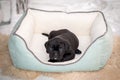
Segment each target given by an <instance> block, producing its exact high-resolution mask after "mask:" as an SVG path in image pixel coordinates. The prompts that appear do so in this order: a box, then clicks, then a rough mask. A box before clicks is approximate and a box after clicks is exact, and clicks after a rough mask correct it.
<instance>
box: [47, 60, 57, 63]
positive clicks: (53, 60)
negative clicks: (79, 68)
mask: <svg viewBox="0 0 120 80" xmlns="http://www.w3.org/2000/svg"><path fill="white" fill-rule="evenodd" d="M48 62H53V63H54V62H56V61H55V60H51V59H49V60H48Z"/></svg>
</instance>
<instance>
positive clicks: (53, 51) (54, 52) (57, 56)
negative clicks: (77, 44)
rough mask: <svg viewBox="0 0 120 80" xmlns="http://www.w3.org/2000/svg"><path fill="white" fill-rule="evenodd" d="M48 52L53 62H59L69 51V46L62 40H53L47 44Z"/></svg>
mask: <svg viewBox="0 0 120 80" xmlns="http://www.w3.org/2000/svg"><path fill="white" fill-rule="evenodd" d="M45 47H46V52H47V53H49V57H50V60H49V61H51V62H59V61H61V60H62V59H63V55H64V54H65V52H66V51H67V50H68V49H69V44H68V43H67V42H66V41H64V40H63V39H60V38H53V39H51V40H49V41H47V42H46V43H45Z"/></svg>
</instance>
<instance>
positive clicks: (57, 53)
mask: <svg viewBox="0 0 120 80" xmlns="http://www.w3.org/2000/svg"><path fill="white" fill-rule="evenodd" d="M42 34H43V35H45V36H48V41H47V42H46V43H45V48H46V52H47V53H49V57H50V60H49V62H63V61H68V60H71V59H73V58H74V57H75V54H80V53H81V51H80V50H78V49H77V48H78V45H79V40H78V38H77V37H76V36H75V35H74V34H73V33H72V32H70V31H69V30H67V29H61V30H58V31H51V32H50V34H49V35H48V34H46V33H42Z"/></svg>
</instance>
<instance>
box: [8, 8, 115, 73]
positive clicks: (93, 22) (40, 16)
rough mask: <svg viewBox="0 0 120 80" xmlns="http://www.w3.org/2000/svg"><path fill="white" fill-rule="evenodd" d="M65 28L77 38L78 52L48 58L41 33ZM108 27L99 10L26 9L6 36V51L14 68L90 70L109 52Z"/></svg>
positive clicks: (99, 66)
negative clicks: (63, 58) (72, 55)
mask: <svg viewBox="0 0 120 80" xmlns="http://www.w3.org/2000/svg"><path fill="white" fill-rule="evenodd" d="M59 29H68V30H70V31H72V32H73V33H74V34H75V35H76V36H77V37H78V39H79V47H78V49H80V50H81V51H82V54H77V55H76V56H75V58H74V59H73V60H70V61H65V62H55V63H52V62H48V60H49V55H48V54H47V53H46V49H45V47H44V43H45V42H46V41H47V40H48V38H47V37H46V36H43V35H42V34H41V33H50V31H52V30H59ZM112 41H113V38H112V31H111V29H110V27H109V26H107V24H106V21H105V18H104V15H103V13H102V12H100V11H89V12H61V11H45V10H37V9H28V10H27V11H26V13H25V14H24V15H23V16H22V17H21V18H20V19H19V21H18V22H17V24H16V25H15V27H14V29H13V31H12V33H11V35H10V39H9V51H10V56H11V58H12V61H13V64H14V66H15V67H17V68H21V69H27V70H35V71H45V72H66V71H94V70H99V69H101V68H103V67H104V65H105V64H106V62H107V60H108V58H109V57H110V54H111V52H112V46H113V45H112Z"/></svg>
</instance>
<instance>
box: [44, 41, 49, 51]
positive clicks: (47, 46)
mask: <svg viewBox="0 0 120 80" xmlns="http://www.w3.org/2000/svg"><path fill="white" fill-rule="evenodd" d="M45 48H46V52H47V53H48V48H49V44H48V42H46V43H45Z"/></svg>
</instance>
